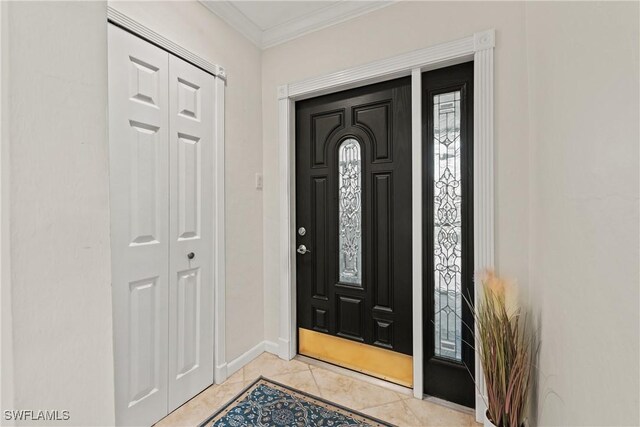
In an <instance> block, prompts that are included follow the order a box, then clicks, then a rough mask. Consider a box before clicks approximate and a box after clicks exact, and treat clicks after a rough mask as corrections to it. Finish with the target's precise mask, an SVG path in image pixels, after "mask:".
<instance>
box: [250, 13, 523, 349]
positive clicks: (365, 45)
mask: <svg viewBox="0 0 640 427" xmlns="http://www.w3.org/2000/svg"><path fill="white" fill-rule="evenodd" d="M523 22H524V4H523V3H501V2H495V3H485V2H471V3H462V2H460V3H459V2H449V3H440V2H401V3H398V4H396V5H393V6H389V7H386V8H384V9H381V10H378V11H375V12H372V13H369V14H367V15H364V16H361V17H359V18H356V19H353V20H350V21H348V22H345V23H342V24H339V25H335V26H332V27H330V28H327V29H325V30H322V31H318V32H315V33H311V34H309V35H306V36H304V37H301V38H299V39H296V40H293V41H291V42H288V43H286V44H283V45H280V46H276V47H273V48H270V49H268V50H266V51H265V52H264V53H263V63H262V84H263V87H262V91H263V96H262V103H263V128H264V133H263V138H264V166H263V168H264V173H265V190H264V191H265V194H264V230H265V237H264V244H265V250H264V256H265V262H264V266H265V336H266V339H267V340H270V341H276V342H277V338H278V312H279V310H281V309H283V308H282V307H280V304H279V300H278V295H279V294H278V285H279V282H278V263H277V257H278V252H277V250H274V248H277V246H276V245H277V242H278V241H279V240H278V231H279V229H280V228H279V210H278V200H279V199H278V198H279V189H278V181H277V179H278V175H277V174H278V157H277V155H278V128H277V124H278V119H277V111H278V110H277V91H276V89H277V86H278V85H281V84H285V83H290V82H294V81H298V80H302V79H305V78H308V77H313V76H317V75H322V74H326V73H328V72H332V71H337V70H340V69H344V68H348V67H352V66H355V65H359V64H364V63H367V62H371V61H374V60H377V59H382V58H387V57H390V56H394V55H398V54H400V53H404V52H409V51H412V50H416V49H421V48H425V47H428V46H433V45H435V44H438V43H443V42H446V41H451V40H457V39H460V38H463V37H467V36H470V35H473V33H474V32H476V31H482V30H486V29H489V28H496V30H497V41H496V45H497V47H496V50H495V58H496V59H495V77H496V81H497V82H499V83H498V84H497V85H496V93H495V109H496V123H495V150H496V163H495V168H496V169H495V171H496V180H495V181H496V190H497V191H496V211H495V212H496V233H497V235H496V262H497V266H498V267H499V268H500V270H501V271H502V272H503V273H504V274H506V275H508V276H510V277H514V278H517V279H518V280H519V282H520V283H522V284H523V286H526V285H527V282H528V276H529V270H528V258H529V255H528V246H529V232H528V227H527V224H528V221H529V217H528V211H529V206H528V204H529V183H528V179H529V175H528V168H529V164H528V151H527V150H528V148H527V147H528V128H527V75H526V56H525V52H524V49H523V48H524V45H525V32H524V25H523Z"/></svg>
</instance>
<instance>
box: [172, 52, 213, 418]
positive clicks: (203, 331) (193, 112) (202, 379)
mask: <svg viewBox="0 0 640 427" xmlns="http://www.w3.org/2000/svg"><path fill="white" fill-rule="evenodd" d="M214 86H215V85H214V77H213V76H211V75H210V74H208V73H205V72H204V71H202V70H200V69H199V68H196V67H194V66H193V65H191V64H189V63H187V62H185V61H183V60H181V59H180V58H177V57H175V56H173V55H170V57H169V108H170V115H169V129H170V138H169V165H170V166H169V176H170V182H171V184H170V186H169V194H170V196H169V199H170V201H171V210H170V214H169V222H170V226H169V230H170V231H169V236H170V237H169V238H170V244H169V248H170V257H169V259H170V262H169V269H170V270H169V278H170V280H169V307H170V311H169V411H173V410H174V409H175V408H177V407H178V406H180V405H182V404H183V403H184V402H186V401H187V400H188V399H190V398H191V397H193V396H194V395H195V394H196V393H198V392H199V391H201V390H202V389H204V388H205V387H207V386H208V385H209V384H211V383H212V379H213V327H212V326H213V287H212V286H211V283H212V261H213V256H212V243H213V242H212V235H213V230H212V228H213V223H212V221H213V205H212V204H213V163H212V159H213V148H214V147H213V136H214V134H213V117H214V89H215V87H214Z"/></svg>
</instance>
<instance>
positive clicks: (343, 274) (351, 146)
mask: <svg viewBox="0 0 640 427" xmlns="http://www.w3.org/2000/svg"><path fill="white" fill-rule="evenodd" d="M361 172H362V161H361V150H360V144H359V143H358V141H356V140H355V139H353V138H349V139H346V140H344V141H342V142H341V143H340V147H339V148H338V205H339V212H338V230H339V245H340V247H339V257H340V258H339V271H340V282H343V283H349V284H354V285H360V284H361V283H362V185H361V182H362V181H361V179H362V178H361Z"/></svg>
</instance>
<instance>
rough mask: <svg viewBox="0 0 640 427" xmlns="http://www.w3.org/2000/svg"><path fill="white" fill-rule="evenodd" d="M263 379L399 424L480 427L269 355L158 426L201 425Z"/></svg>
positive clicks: (445, 410) (439, 408) (455, 413)
mask: <svg viewBox="0 0 640 427" xmlns="http://www.w3.org/2000/svg"><path fill="white" fill-rule="evenodd" d="M260 375H262V376H264V377H267V378H270V379H272V380H274V381H277V382H279V383H282V384H285V385H287V386H289V387H293V388H295V389H298V390H301V391H304V392H306V393H309V394H312V395H316V396H320V397H323V398H325V399H328V400H329V401H331V402H334V403H337V404H339V405H342V406H346V407H348V408H351V409H354V410H359V411H361V412H363V413H365V414H367V415H370V416H372V417H375V418H379V419H381V420H384V421H388V422H390V423H393V424H396V425H399V426H451V427H453V426H465V427H469V426H473V427H478V426H479V424H476V423H475V421H474V419H473V417H472V416H471V415H469V414H464V413H462V412H458V411H455V410H453V409H449V408H446V407H443V406H440V405H436V404H434V403H431V402H427V401H423V400H418V399H414V398H413V397H411V396H408V395H405V394H402V393H398V392H396V391H392V390H389V389H386V388H384V387H379V386H377V385H373V384H370V383H368V382H366V381H362V380H359V379H356V378H352V377H350V376H347V375H343V374H339V373H336V372H333V371H330V370H327V369H324V368H321V367H317V366H314V365H311V366H310V365H307V364H306V363H304V362H301V361H298V360H292V361H285V360H282V359H279V358H278V357H276V356H274V355H272V354H268V353H264V354H262V355H260V356H259V357H258V358H256V359H255V360H254V361H253V362H251V363H250V364H248V365H247V366H245V367H244V368H243V369H241V370H239V371H238V372H236V373H234V374H233V375H231V376H230V377H229V378H228V379H227V381H225V382H224V384H221V385H213V386H211V387H209V388H207V389H206V390H204V391H203V392H202V393H200V394H199V395H197V396H195V397H194V398H193V399H191V400H190V401H189V402H187V403H185V404H184V405H182V406H181V407H180V408H178V409H176V410H175V411H174V412H172V413H171V414H169V415H168V416H167V417H165V418H164V419H162V420H161V421H160V422H159V423H158V424H156V425H157V426H159V427H178V426H180V427H182V426H197V425H198V424H200V423H201V422H202V421H204V420H205V419H206V418H208V417H209V416H211V414H213V413H214V412H216V411H217V410H218V409H219V408H220V407H222V405H224V404H226V403H227V402H229V401H230V400H231V399H233V398H234V397H235V396H236V395H237V394H238V393H239V392H240V391H242V389H244V388H245V387H247V386H248V385H250V384H251V383H252V382H253V381H254V380H255V379H256V378H258V377H259V376H260Z"/></svg>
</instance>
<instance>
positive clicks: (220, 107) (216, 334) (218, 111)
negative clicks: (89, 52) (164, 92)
mask: <svg viewBox="0 0 640 427" xmlns="http://www.w3.org/2000/svg"><path fill="white" fill-rule="evenodd" d="M107 19H108V21H109V22H111V23H113V24H115V25H117V26H119V27H121V28H124V29H125V30H127V31H129V32H131V33H133V34H135V35H137V36H138V37H140V38H142V39H144V40H147V41H148V42H150V43H152V44H154V45H156V46H158V47H160V48H162V49H164V50H166V51H167V52H169V53H171V54H173V55H175V56H177V57H179V58H181V59H184V60H185V61H187V62H190V63H191V64H193V65H195V66H196V67H198V68H200V69H202V70H203V71H206V72H207V73H209V74H211V75H213V76H214V77H215V83H214V86H215V88H214V92H215V94H214V97H215V99H214V104H215V107H214V116H213V117H212V118H211V119H212V120H213V121H214V146H215V148H214V156H215V157H214V159H213V163H212V164H213V166H214V171H213V177H214V180H215V183H214V185H213V195H212V197H213V203H214V206H213V219H212V220H213V236H212V239H213V240H212V241H213V251H212V259H211V263H212V266H213V305H212V307H213V308H214V314H213V318H214V320H213V325H211V331H212V334H213V345H214V349H213V351H214V354H213V360H214V367H213V372H214V375H213V376H214V378H212V381H213V382H215V383H217V384H220V383H222V382H224V381H225V380H226V379H227V362H226V350H225V227H224V224H225V217H224V209H225V205H224V188H225V184H224V143H225V141H224V92H225V81H226V79H227V74H226V71H225V69H224V68H223V67H221V66H219V65H215V64H212V63H210V62H209V61H207V60H205V59H203V58H201V57H199V56H198V55H196V54H194V53H192V52H190V51H189V50H187V49H185V48H183V47H182V46H180V45H178V44H176V43H174V42H172V41H171V40H169V39H167V38H165V37H163V36H162V35H160V34H158V33H156V32H155V31H153V30H151V29H149V28H147V27H145V26H144V25H142V24H140V23H139V22H137V21H135V20H133V19H131V18H130V17H128V16H127V15H126V14H124V13H122V12H120V11H118V10H117V9H114V8H113V7H111V6H107Z"/></svg>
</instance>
